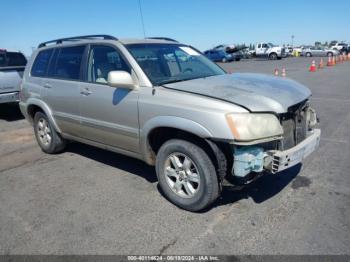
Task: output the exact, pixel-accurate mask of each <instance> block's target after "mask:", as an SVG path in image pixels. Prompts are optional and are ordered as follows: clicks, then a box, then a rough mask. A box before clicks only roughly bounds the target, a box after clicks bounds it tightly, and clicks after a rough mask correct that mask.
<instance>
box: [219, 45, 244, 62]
mask: <svg viewBox="0 0 350 262" xmlns="http://www.w3.org/2000/svg"><path fill="white" fill-rule="evenodd" d="M244 49H246V47H239V48H237V47H236V46H235V45H218V46H215V47H214V48H213V50H222V51H224V52H225V53H227V54H230V55H232V57H233V60H234V61H240V60H241V59H242V58H243V54H242V50H244Z"/></svg>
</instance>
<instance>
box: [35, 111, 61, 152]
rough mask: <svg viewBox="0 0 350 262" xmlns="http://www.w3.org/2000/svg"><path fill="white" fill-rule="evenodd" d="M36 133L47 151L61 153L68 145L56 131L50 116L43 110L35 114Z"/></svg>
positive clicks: (41, 145)
mask: <svg viewBox="0 0 350 262" xmlns="http://www.w3.org/2000/svg"><path fill="white" fill-rule="evenodd" d="M34 133H35V137H36V140H37V142H38V144H39V146H40V147H41V149H42V150H43V151H44V152H45V153H48V154H55V153H59V152H61V151H62V150H63V149H64V148H65V146H66V141H65V140H64V139H63V138H62V137H61V136H60V135H59V134H58V133H57V132H56V130H55V129H54V128H53V126H52V125H51V123H50V121H49V119H48V117H47V116H46V115H45V114H44V113H42V112H37V113H36V114H35V116H34Z"/></svg>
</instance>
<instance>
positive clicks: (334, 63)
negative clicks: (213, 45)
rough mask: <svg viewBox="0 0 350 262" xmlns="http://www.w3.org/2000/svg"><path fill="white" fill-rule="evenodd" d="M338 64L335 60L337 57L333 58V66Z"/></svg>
mask: <svg viewBox="0 0 350 262" xmlns="http://www.w3.org/2000/svg"><path fill="white" fill-rule="evenodd" d="M336 64H337V59H335V56H333V65H336Z"/></svg>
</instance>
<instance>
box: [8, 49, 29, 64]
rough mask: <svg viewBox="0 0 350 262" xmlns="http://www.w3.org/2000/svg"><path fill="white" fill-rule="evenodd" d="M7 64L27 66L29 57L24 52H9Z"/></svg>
mask: <svg viewBox="0 0 350 262" xmlns="http://www.w3.org/2000/svg"><path fill="white" fill-rule="evenodd" d="M6 57H7V66H25V65H26V64H27V59H26V58H25V57H24V55H23V54H22V53H16V52H7V53H6Z"/></svg>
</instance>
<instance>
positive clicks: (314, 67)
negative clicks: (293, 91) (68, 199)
mask: <svg viewBox="0 0 350 262" xmlns="http://www.w3.org/2000/svg"><path fill="white" fill-rule="evenodd" d="M309 71H310V72H316V63H315V60H313V61H312V64H311V66H310V68H309Z"/></svg>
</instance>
